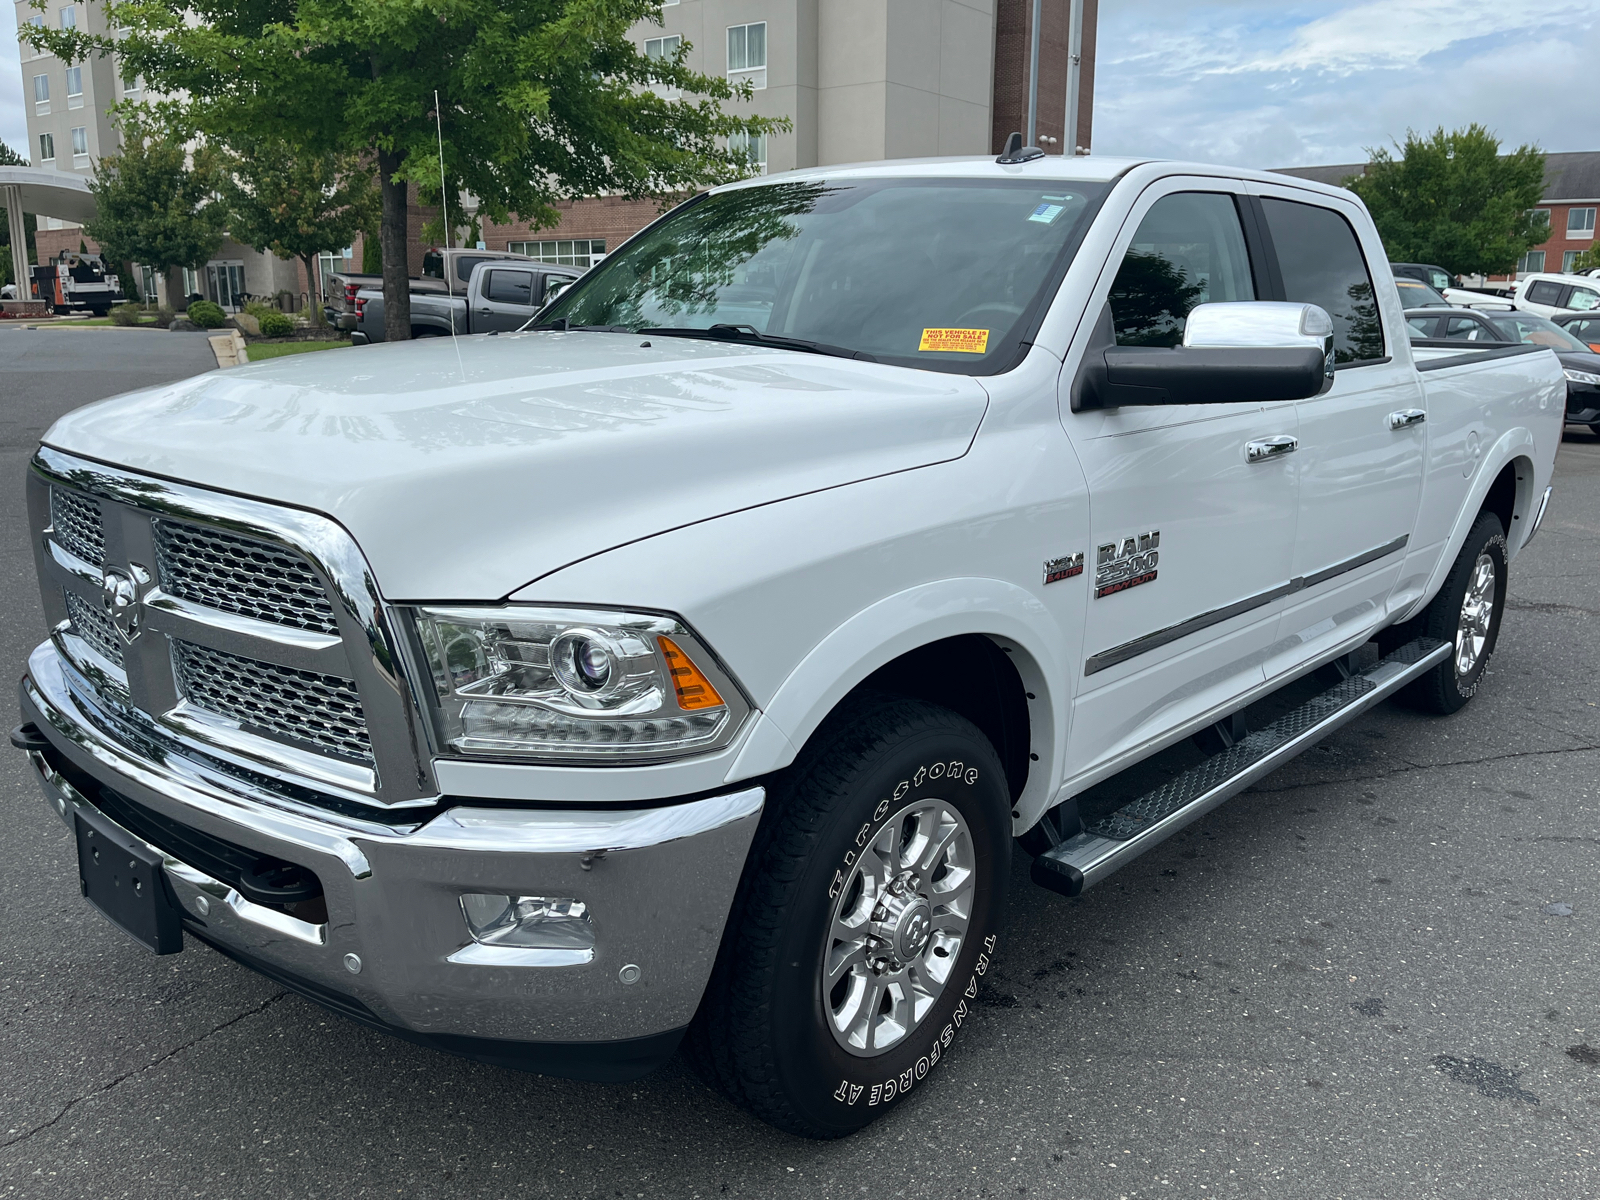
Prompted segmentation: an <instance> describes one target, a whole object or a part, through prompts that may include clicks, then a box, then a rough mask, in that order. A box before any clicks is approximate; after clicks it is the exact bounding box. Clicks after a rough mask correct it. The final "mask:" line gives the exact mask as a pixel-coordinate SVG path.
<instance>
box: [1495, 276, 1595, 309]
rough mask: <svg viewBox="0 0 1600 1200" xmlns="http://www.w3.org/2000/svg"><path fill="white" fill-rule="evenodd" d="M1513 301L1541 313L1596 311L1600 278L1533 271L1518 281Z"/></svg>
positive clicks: (1517, 304) (1519, 306) (1520, 306)
mask: <svg viewBox="0 0 1600 1200" xmlns="http://www.w3.org/2000/svg"><path fill="white" fill-rule="evenodd" d="M1512 302H1513V303H1514V304H1515V305H1516V306H1517V307H1518V308H1520V309H1522V310H1524V311H1525V312H1532V313H1538V314H1539V315H1540V316H1541V317H1553V316H1555V315H1556V314H1557V313H1564V312H1593V311H1595V310H1596V309H1600V280H1594V279H1590V278H1588V277H1587V276H1584V275H1529V276H1526V277H1525V278H1523V279H1519V280H1518V281H1517V290H1516V293H1515V295H1514V296H1513V298H1512Z"/></svg>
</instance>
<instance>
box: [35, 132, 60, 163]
mask: <svg viewBox="0 0 1600 1200" xmlns="http://www.w3.org/2000/svg"><path fill="white" fill-rule="evenodd" d="M55 160H56V139H55V135H54V134H50V133H41V134H40V135H39V161H40V162H55Z"/></svg>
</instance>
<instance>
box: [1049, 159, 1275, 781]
mask: <svg viewBox="0 0 1600 1200" xmlns="http://www.w3.org/2000/svg"><path fill="white" fill-rule="evenodd" d="M1236 190H1237V185H1236V184H1233V183H1231V182H1230V181H1228V180H1223V179H1215V178H1174V179H1167V180H1163V181H1161V182H1160V183H1158V184H1155V185H1153V186H1152V187H1151V188H1149V189H1148V190H1147V191H1146V192H1145V193H1144V194H1143V195H1142V196H1141V197H1140V199H1139V201H1138V203H1137V204H1136V205H1135V206H1134V209H1133V211H1132V213H1131V214H1130V215H1129V217H1128V219H1127V221H1126V222H1125V224H1124V226H1123V229H1122V232H1121V234H1120V235H1119V239H1118V241H1117V243H1116V245H1115V248H1114V250H1113V253H1112V255H1111V257H1110V258H1109V265H1108V267H1107V269H1106V271H1105V273H1104V274H1103V275H1102V276H1101V278H1100V281H1099V283H1098V284H1097V287H1096V291H1095V292H1094V293H1093V294H1092V297H1091V303H1090V308H1089V312H1090V314H1091V315H1092V316H1095V317H1098V318H1099V320H1098V321H1097V320H1086V321H1085V322H1084V323H1083V327H1082V328H1081V329H1080V331H1079V333H1078V345H1077V347H1075V349H1076V351H1077V353H1076V354H1075V355H1069V358H1068V366H1069V368H1071V370H1072V372H1074V373H1075V372H1076V368H1077V364H1078V363H1080V362H1081V361H1082V359H1083V356H1084V354H1085V353H1088V352H1090V351H1089V347H1091V346H1094V345H1101V346H1103V345H1104V341H1105V340H1114V341H1115V342H1116V343H1117V344H1119V345H1125V346H1127V345H1134V346H1151V347H1158V346H1173V345H1176V344H1178V342H1179V341H1180V340H1181V338H1182V336H1183V329H1184V324H1185V320H1186V317H1187V314H1188V313H1189V311H1190V310H1191V309H1192V308H1194V307H1195V306H1196V305H1197V304H1202V303H1206V302H1208V301H1236V300H1254V299H1258V298H1261V297H1260V288H1259V287H1258V284H1257V278H1256V272H1255V271H1254V270H1253V269H1252V260H1251V256H1250V254H1249V252H1248V251H1247V245H1248V243H1247V241H1246V237H1245V228H1244V225H1243V222H1242V220H1241V216H1240V211H1241V210H1240V198H1239V196H1238V195H1237V193H1236ZM1108 310H1109V315H1107V311H1108ZM1091 327H1096V328H1097V329H1098V331H1099V332H1098V334H1095V333H1091V332H1090V329H1091ZM1097 337H1098V338H1100V339H1102V340H1100V341H1098V342H1097V341H1096V340H1095V339H1096V338H1097ZM1071 378H1072V375H1071V374H1065V373H1064V375H1063V381H1064V389H1065V388H1066V387H1068V386H1070V380H1071ZM1062 420H1063V423H1064V424H1065V426H1066V428H1067V432H1068V434H1069V436H1070V437H1071V440H1072V444H1073V446H1074V448H1075V449H1076V451H1077V453H1078V458H1079V461H1080V462H1081V464H1082V466H1083V469H1084V474H1085V476H1086V478H1087V482H1088V488H1089V506H1090V524H1091V537H1090V541H1089V544H1088V545H1087V546H1085V547H1083V548H1082V549H1083V550H1084V552H1085V571H1084V575H1085V583H1086V586H1087V590H1088V600H1087V614H1086V616H1085V618H1084V652H1085V655H1086V657H1085V660H1084V661H1083V663H1082V664H1081V665H1080V667H1079V678H1078V686H1077V690H1076V696H1075V698H1074V709H1073V719H1072V725H1071V733H1070V741H1069V750H1068V761H1069V762H1070V763H1072V764H1073V768H1074V774H1082V773H1087V772H1090V771H1093V770H1095V769H1096V768H1097V767H1104V766H1106V765H1107V764H1109V763H1111V762H1113V761H1115V760H1117V759H1119V758H1121V757H1124V756H1125V755H1127V754H1128V753H1129V752H1130V751H1134V750H1137V749H1138V748H1139V747H1141V746H1142V745H1144V744H1145V743H1148V742H1149V741H1150V740H1151V739H1152V738H1155V737H1157V736H1159V735H1160V734H1162V733H1164V732H1166V731H1168V730H1170V729H1172V728H1173V727H1174V726H1175V725H1179V724H1182V723H1184V722H1186V721H1188V720H1190V719H1192V718H1194V717H1196V716H1198V715H1199V714H1202V713H1206V712H1209V711H1211V710H1213V709H1217V708H1222V707H1226V706H1227V705H1229V704H1230V703H1231V702H1232V701H1233V700H1234V699H1235V698H1237V697H1238V696H1240V695H1241V694H1242V693H1244V692H1246V691H1248V690H1250V689H1251V688H1253V687H1255V686H1257V685H1258V684H1260V683H1261V681H1262V680H1263V678H1264V675H1263V672H1262V665H1261V664H1262V661H1263V659H1264V658H1265V657H1266V655H1267V653H1268V651H1269V647H1270V644H1271V641H1272V637H1273V634H1274V631H1275V629H1276V625H1277V615H1278V605H1279V597H1280V596H1281V595H1282V594H1283V592H1284V590H1285V584H1286V582H1287V580H1288V579H1289V573H1290V558H1291V555H1292V551H1293V545H1294V528H1295V516H1296V506H1295V492H1296V477H1295V468H1296V461H1295V460H1296V456H1295V455H1294V454H1279V455H1274V456H1272V457H1269V458H1265V459H1263V460H1261V461H1256V462H1251V461H1250V460H1249V458H1248V457H1247V445H1248V444H1249V443H1250V442H1252V441H1264V440H1266V439H1271V438H1274V437H1277V438H1282V439H1292V438H1293V437H1294V435H1295V433H1296V420H1295V409H1294V405H1293V404H1292V403H1289V402H1284V403H1277V404H1258V403H1248V402H1240V403H1222V404H1197V405H1150V406H1128V407H1123V408H1113V409H1086V410H1082V411H1077V412H1074V411H1071V406H1070V398H1069V397H1068V396H1063V398H1062ZM1282 444H1284V445H1287V444H1288V442H1287V441H1285V442H1283V443H1282Z"/></svg>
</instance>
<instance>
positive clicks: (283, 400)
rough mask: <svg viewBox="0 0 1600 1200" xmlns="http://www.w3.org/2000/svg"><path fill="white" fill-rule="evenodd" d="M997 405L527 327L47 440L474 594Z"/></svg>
mask: <svg viewBox="0 0 1600 1200" xmlns="http://www.w3.org/2000/svg"><path fill="white" fill-rule="evenodd" d="M987 403H988V397H987V394H986V393H985V391H984V390H983V388H982V387H980V386H979V385H978V384H977V383H976V382H975V381H974V380H972V379H970V378H967V377H963V376H959V375H950V374H942V373H938V372H933V371H916V370H911V369H908V368H903V367H890V366H883V365H880V364H876V363H864V362H857V361H855V360H852V359H842V358H829V357H824V356H821V355H815V354H805V353H801V352H797V351H792V350H773V349H768V348H766V347H760V346H742V345H729V344H726V343H719V342H708V341H700V340H688V339H682V338H666V337H660V336H658V337H656V338H655V339H654V341H653V344H652V340H651V339H650V337H649V335H648V334H643V335H631V334H603V333H581V332H574V333H525V334H501V335H499V336H487V337H472V338H462V339H460V342H459V344H456V345H453V344H452V343H451V342H450V341H449V340H446V339H442V338H430V339H426V340H423V341H417V342H406V343H400V344H397V345H380V346H370V347H361V348H356V349H352V350H351V351H350V352H349V353H348V354H347V353H345V352H344V351H343V350H340V351H337V352H333V351H327V352H323V353H318V354H302V355H295V356H292V357H286V358H280V359H275V360H271V361H268V362H263V363H257V364H253V365H250V366H243V367H235V368H232V369H229V370H225V371H215V372H212V373H210V374H206V375H200V376H196V377H194V378H192V379H186V380H183V381H182V382H179V383H174V384H169V385H167V386H164V387H159V388H152V389H149V390H146V391H140V392H132V393H129V394H127V395H125V396H119V397H115V398H113V399H110V400H103V401H101V402H99V403H97V404H92V405H89V406H88V407H86V408H81V409H79V410H77V411H76V412H73V413H70V414H69V415H67V416H65V417H63V418H62V419H61V420H60V421H58V422H56V424H55V425H54V426H53V427H52V428H51V429H50V431H49V432H48V433H47V434H46V435H45V439H44V440H45V443H46V444H47V445H50V446H54V447H56V448H57V449H60V450H64V451H67V452H69V453H73V454H80V455H83V456H85V457H87V458H93V459H98V460H100V461H101V462H105V463H109V464H113V465H116V466H122V467H127V468H129V469H130V470H135V471H142V472H146V473H149V474H152V475H158V476H162V477H165V478H167V479H171V480H176V481H180V482H184V483H191V484H196V485H199V486H202V487H210V488H217V489H220V490H223V491H228V492H233V493H235V494H238V495H244V496H250V497H255V498H258V499H262V500H268V501H273V502H277V503H281V504H288V505H293V506H295V507H299V508H306V509H312V510H314V511H317V512H322V513H325V514H327V515H328V516H331V517H333V518H334V519H335V520H337V521H339V522H340V523H341V524H343V525H344V526H345V528H346V529H348V530H349V531H350V533H351V534H352V535H353V536H354V537H355V539H356V541H357V543H358V544H359V545H360V546H361V548H362V549H363V550H364V551H365V552H366V555H367V557H368V559H369V561H370V562H371V564H372V567H373V570H374V572H375V573H376V575H377V578H378V582H379V584H380V586H381V587H382V588H383V590H384V592H385V594H386V595H387V596H389V598H390V599H393V600H447V599H449V600H485V599H498V598H500V597H503V596H506V595H509V594H510V593H511V592H513V591H515V590H516V589H517V588H519V587H521V586H523V585H524V584H526V583H528V582H530V581H532V580H534V579H537V578H539V577H540V576H542V575H545V574H547V573H548V572H550V571H554V570H556V569H558V568H560V567H563V566H565V565H567V564H569V563H572V562H574V561H576V560H578V559H580V558H586V557H588V556H590V555H593V554H598V553H601V552H603V551H605V550H609V549H611V548H612V547H614V546H618V545H621V544H622V543H624V542H630V541H635V540H637V539H639V538H644V537H649V536H651V535H653V534H656V533H660V532H663V531H664V530H668V529H673V528H676V527H678V526H681V525H685V524H689V523H692V522H696V521H703V520H707V519H709V518H712V517H717V516H720V515H722V514H724V513H728V512H732V511H735V510H737V509H742V508H749V507H751V506H753V505H759V504H767V503H771V502H772V501H775V500H781V499H784V498H787V497H790V496H795V495H799V494H802V493H805V492H811V491H817V490H819V489H822V488H830V487H838V486H840V485H842V484H848V483H853V482H855V481H857V480H861V479H867V478H870V477H872V476H875V475H883V474H887V473H890V472H894V471H904V470H909V469H911V468H915V467H921V466H927V465H930V464H933V463H938V462H944V461H947V460H949V459H953V458H959V457H960V456H961V455H963V454H965V453H966V451H967V448H968V447H969V446H970V445H971V443H972V438H973V436H974V434H975V433H976V432H977V429H978V424H979V422H980V421H981V420H982V418H983V413H984V410H985V407H986V406H987ZM571 599H572V600H574V601H578V600H582V599H583V597H577V596H575V597H572V598H571Z"/></svg>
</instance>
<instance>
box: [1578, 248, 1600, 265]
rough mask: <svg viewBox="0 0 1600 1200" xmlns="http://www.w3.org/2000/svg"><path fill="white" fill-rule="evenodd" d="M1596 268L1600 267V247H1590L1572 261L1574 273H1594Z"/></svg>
mask: <svg viewBox="0 0 1600 1200" xmlns="http://www.w3.org/2000/svg"><path fill="white" fill-rule="evenodd" d="M1596 267H1600V246H1590V247H1589V248H1588V249H1587V250H1585V251H1584V252H1583V253H1582V254H1580V255H1578V257H1577V258H1575V259H1573V260H1572V269H1573V270H1574V271H1592V270H1594V268H1596Z"/></svg>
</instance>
